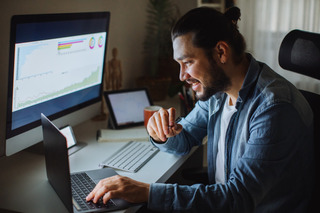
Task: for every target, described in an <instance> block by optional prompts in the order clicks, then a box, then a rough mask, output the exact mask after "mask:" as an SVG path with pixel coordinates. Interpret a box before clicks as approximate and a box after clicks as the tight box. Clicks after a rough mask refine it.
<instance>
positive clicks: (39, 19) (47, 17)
mask: <svg viewBox="0 0 320 213" xmlns="http://www.w3.org/2000/svg"><path fill="white" fill-rule="evenodd" d="M98 18H103V19H106V20H107V22H106V28H105V30H106V32H107V36H106V39H105V49H104V58H103V67H102V69H103V70H105V60H106V52H107V41H108V37H109V24H110V12H107V11H104V12H84V13H57V14H32V15H15V16H13V17H12V19H11V29H10V49H9V74H8V92H7V113H6V116H7V117H6V140H8V139H10V138H13V137H15V136H17V135H19V134H22V133H25V132H27V131H29V130H32V129H34V128H36V127H39V126H40V125H41V120H40V115H39V119H38V120H36V121H33V122H32V123H29V124H27V125H24V126H21V127H18V128H17V129H13V130H12V129H11V126H12V95H13V90H12V87H13V75H14V73H13V71H14V54H15V44H16V41H17V38H16V32H17V25H18V24H26V23H35V22H36V23H44V22H59V21H72V20H89V19H98ZM103 82H104V72H103V73H102V79H101V84H100V85H99V86H100V88H99V95H98V97H96V98H93V99H91V100H88V101H86V102H83V103H81V104H77V105H75V106H73V107H70V108H67V109H64V110H62V111H60V112H56V113H54V114H52V115H50V116H48V117H49V118H50V119H51V120H55V119H58V118H61V117H63V116H65V115H67V114H70V113H73V112H76V111H77V110H80V109H83V108H85V107H88V106H90V105H93V104H95V103H97V102H99V101H101V98H102V93H103ZM37 142H39V141H36V142H35V143H37Z"/></svg>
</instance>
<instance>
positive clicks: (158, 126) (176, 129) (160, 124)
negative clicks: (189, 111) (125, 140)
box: [147, 108, 182, 142]
mask: <svg viewBox="0 0 320 213" xmlns="http://www.w3.org/2000/svg"><path fill="white" fill-rule="evenodd" d="M175 117H176V109H175V108H170V109H168V110H166V109H164V108H161V109H160V110H159V111H158V112H155V113H154V114H153V115H152V117H151V118H150V119H149V122H148V125H147V130H148V132H149V135H150V136H151V137H152V138H153V139H154V140H155V141H158V142H160V141H161V142H165V141H166V140H167V138H170V137H173V136H175V135H177V134H179V133H180V132H181V131H182V126H181V125H180V124H177V123H176V122H175Z"/></svg>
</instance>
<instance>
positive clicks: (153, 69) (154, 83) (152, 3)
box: [137, 0, 179, 101]
mask: <svg viewBox="0 0 320 213" xmlns="http://www.w3.org/2000/svg"><path fill="white" fill-rule="evenodd" d="M146 12H147V17H148V20H147V24H146V37H145V39H144V43H143V46H144V54H145V59H146V60H145V61H146V67H147V68H146V72H145V75H144V76H143V77H140V78H139V79H138V80H137V84H138V85H139V86H140V87H147V88H148V89H149V93H150V95H151V97H152V98H153V100H155V101H157V100H163V99H164V98H165V97H166V96H167V94H168V88H169V86H170V84H171V82H176V79H177V78H178V76H179V67H178V64H177V63H176V62H174V60H173V56H172V53H173V51H172V41H171V28H172V27H173V25H174V23H175V22H176V20H177V18H178V16H179V10H178V7H177V6H176V5H175V4H174V3H173V2H172V0H149V2H148V7H147V11H146Z"/></svg>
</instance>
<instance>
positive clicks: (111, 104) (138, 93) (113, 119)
mask: <svg viewBox="0 0 320 213" xmlns="http://www.w3.org/2000/svg"><path fill="white" fill-rule="evenodd" d="M104 97H105V99H106V103H107V107H108V110H109V114H110V116H109V122H110V126H111V127H112V128H113V129H121V128H125V127H132V126H138V125H143V124H144V117H143V109H144V108H145V107H147V106H151V105H152V101H151V99H150V96H149V93H148V90H147V89H146V88H139V89H128V90H115V91H106V92H104Z"/></svg>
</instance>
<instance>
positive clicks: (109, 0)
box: [0, 0, 196, 156]
mask: <svg viewBox="0 0 320 213" xmlns="http://www.w3.org/2000/svg"><path fill="white" fill-rule="evenodd" d="M174 2H175V3H176V4H177V5H178V6H179V8H180V11H181V14H183V13H185V12H186V11H187V10H189V9H191V8H193V7H195V6H196V0H174ZM147 3H148V0H2V1H1V9H0V38H1V39H0V47H1V48H0V156H1V155H2V154H3V147H1V144H2V143H1V142H3V141H4V138H5V117H6V115H5V114H6V97H7V80H8V79H7V78H8V66H9V65H8V59H9V38H10V19H11V16H12V15H17V14H40V13H67V12H68V13H69V12H93V11H110V12H111V21H110V28H109V29H110V37H109V39H108V50H107V60H110V59H111V49H112V48H113V47H117V48H118V57H119V59H120V60H121V61H122V69H123V72H124V77H123V78H124V79H123V85H124V88H128V87H133V86H134V84H135V78H136V77H138V76H140V75H142V73H143V67H144V61H143V60H144V57H143V54H142V47H143V46H142V43H143V39H144V36H145V24H146V8H147Z"/></svg>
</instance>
